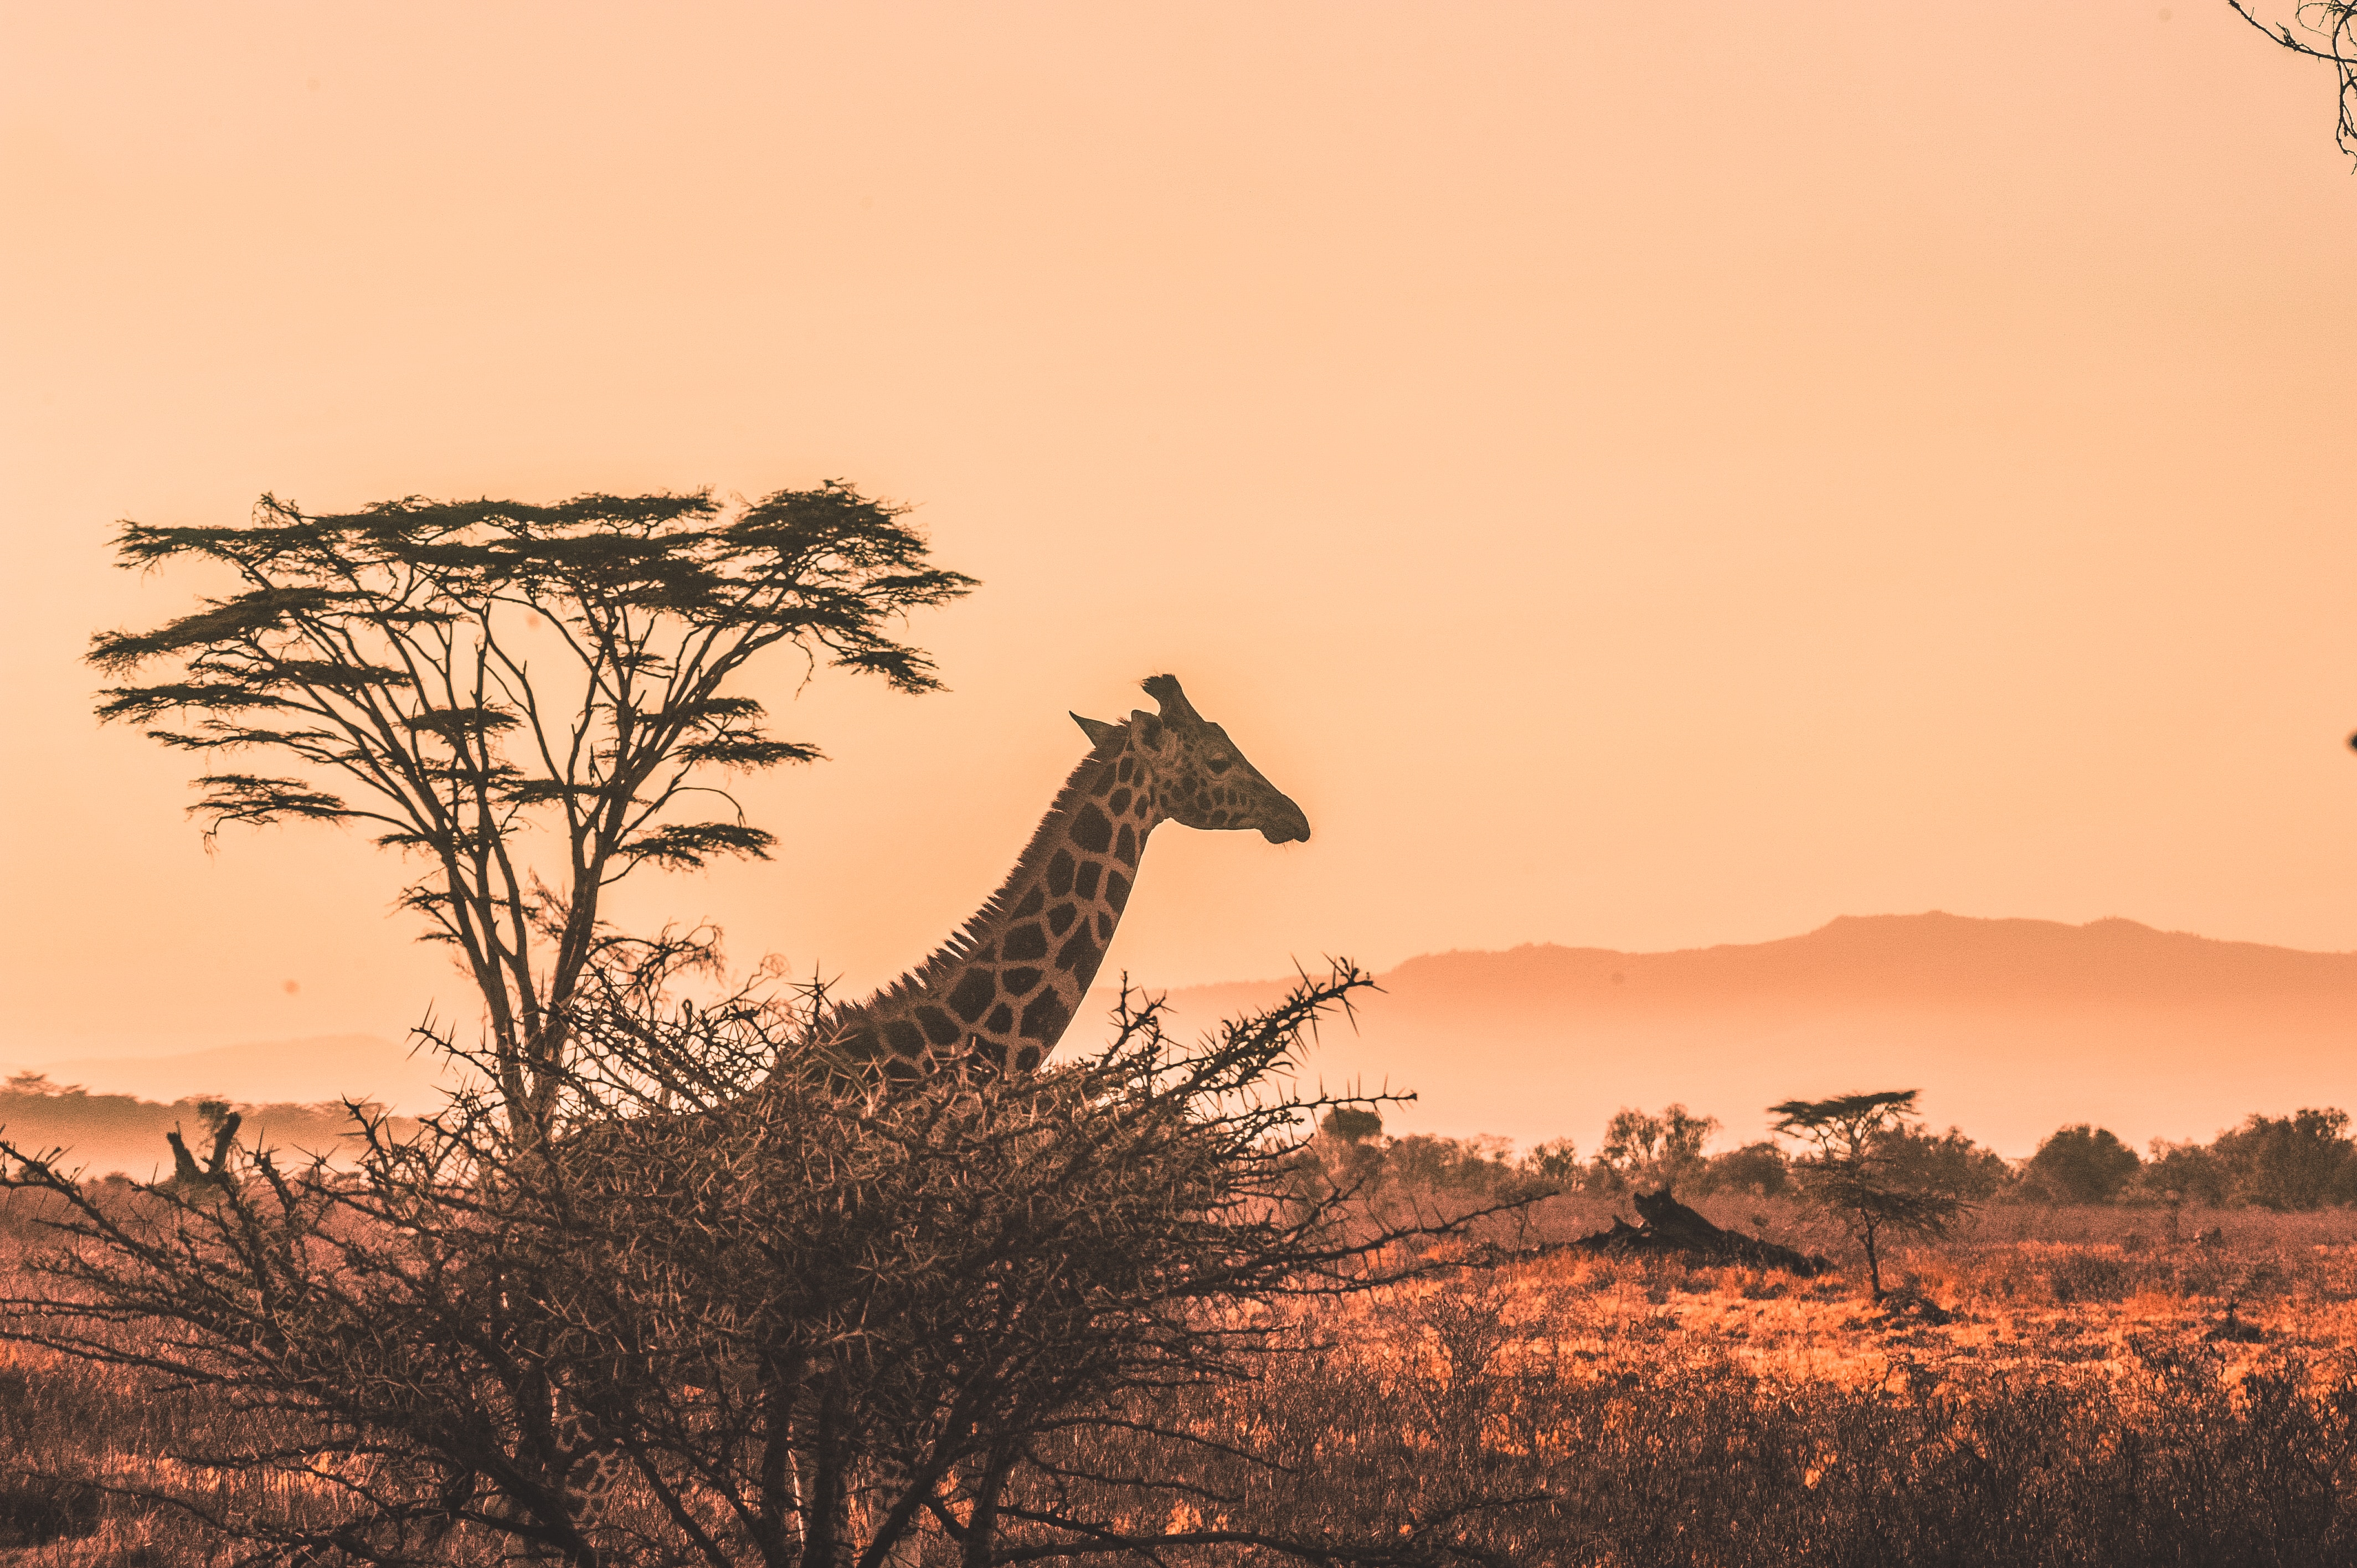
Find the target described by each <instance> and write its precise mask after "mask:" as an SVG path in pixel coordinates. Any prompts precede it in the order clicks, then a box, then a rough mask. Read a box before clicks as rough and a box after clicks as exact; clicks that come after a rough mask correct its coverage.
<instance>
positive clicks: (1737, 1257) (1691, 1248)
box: [1540, 1187, 1833, 1279]
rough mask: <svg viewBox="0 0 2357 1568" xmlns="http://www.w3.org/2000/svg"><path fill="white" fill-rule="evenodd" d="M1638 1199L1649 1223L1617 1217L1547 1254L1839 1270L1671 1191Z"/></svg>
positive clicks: (1812, 1272) (1802, 1271) (1809, 1272)
mask: <svg viewBox="0 0 2357 1568" xmlns="http://www.w3.org/2000/svg"><path fill="white" fill-rule="evenodd" d="M1634 1196H1635V1197H1636V1202H1637V1216H1638V1218H1639V1219H1641V1220H1643V1221H1644V1223H1642V1224H1641V1225H1631V1224H1630V1223H1629V1222H1628V1221H1627V1220H1625V1219H1620V1218H1618V1217H1616V1218H1615V1219H1613V1221H1612V1228H1611V1229H1610V1230H1598V1231H1597V1232H1596V1233H1595V1234H1594V1235H1592V1236H1582V1237H1580V1238H1578V1239H1577V1240H1571V1241H1558V1242H1556V1243H1555V1245H1553V1246H1550V1247H1545V1248H1542V1249H1540V1250H1541V1251H1547V1252H1555V1251H1582V1252H1602V1253H1605V1254H1607V1255H1608V1256H1611V1257H1616V1258H1629V1257H1651V1256H1660V1255H1666V1254H1669V1253H1677V1254H1680V1255H1682V1256H1685V1257H1695V1258H1706V1259H1709V1260H1710V1261H1711V1262H1723V1263H1749V1264H1751V1265H1752V1266H1754V1267H1755V1268H1762V1269H1782V1270H1784V1271H1785V1272H1786V1273H1794V1274H1798V1275H1800V1276H1801V1277H1802V1278H1803V1279H1811V1278H1814V1277H1815V1276H1816V1275H1818V1274H1822V1273H1825V1272H1827V1271H1828V1270H1830V1269H1831V1268H1832V1267H1833V1264H1832V1263H1831V1262H1829V1261H1827V1260H1826V1259H1825V1258H1824V1257H1823V1256H1821V1255H1819V1254H1816V1253H1813V1252H1807V1253H1804V1252H1796V1251H1793V1250H1792V1248H1790V1247H1782V1246H1779V1245H1777V1244H1776V1243H1775V1242H1773V1241H1765V1240H1760V1238H1759V1237H1757V1236H1746V1235H1745V1234H1744V1233H1743V1232H1742V1231H1740V1230H1721V1229H1720V1228H1719V1227H1717V1226H1716V1225H1713V1224H1712V1223H1711V1222H1710V1221H1709V1220H1707V1219H1704V1218H1703V1217H1702V1216H1701V1215H1699V1214H1696V1213H1695V1211H1694V1210H1693V1209H1691V1208H1687V1207H1686V1206H1685V1205H1684V1204H1683V1203H1680V1202H1679V1201H1678V1200H1677V1199H1676V1198H1674V1197H1671V1196H1670V1189H1669V1188H1668V1187H1663V1189H1662V1190H1661V1191H1659V1192H1641V1193H1637V1194H1636V1195H1634Z"/></svg>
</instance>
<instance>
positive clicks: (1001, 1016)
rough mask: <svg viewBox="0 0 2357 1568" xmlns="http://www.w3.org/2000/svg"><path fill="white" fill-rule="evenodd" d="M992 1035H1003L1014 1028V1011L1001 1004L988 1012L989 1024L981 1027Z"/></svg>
mask: <svg viewBox="0 0 2357 1568" xmlns="http://www.w3.org/2000/svg"><path fill="white" fill-rule="evenodd" d="M983 1027H984V1028H985V1029H987V1030H989V1031H990V1032H991V1033H992V1034H994V1035H1003V1034H1005V1033H1006V1031H1007V1030H1009V1029H1012V1028H1013V1027H1015V1009H1014V1008H1012V1007H1009V1006H1008V1005H1007V1004H1006V1003H1004V1002H1002V1003H1000V1004H998V1005H997V1006H996V1007H994V1008H992V1009H991V1010H990V1022H989V1023H987V1024H985V1025H984V1026H983Z"/></svg>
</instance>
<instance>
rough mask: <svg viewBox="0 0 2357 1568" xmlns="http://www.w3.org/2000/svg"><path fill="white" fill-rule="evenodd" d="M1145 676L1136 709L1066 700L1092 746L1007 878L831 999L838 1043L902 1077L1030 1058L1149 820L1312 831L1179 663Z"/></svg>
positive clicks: (1013, 1067)
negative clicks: (883, 972)
mask: <svg viewBox="0 0 2357 1568" xmlns="http://www.w3.org/2000/svg"><path fill="white" fill-rule="evenodd" d="M1143 685H1144V687H1145V690H1146V695H1148V696H1150V697H1152V698H1154V699H1155V701H1156V703H1157V706H1158V707H1159V708H1160V710H1161V711H1160V712H1159V713H1158V714H1149V713H1146V712H1145V711H1144V710H1143V709H1139V710H1135V711H1133V712H1132V713H1131V714H1130V715H1129V717H1128V718H1127V719H1125V720H1124V721H1123V722H1121V723H1119V724H1107V723H1104V722H1103V721H1101V720H1097V719H1084V718H1082V717H1081V716H1080V714H1073V715H1072V719H1073V722H1074V723H1076V724H1078V725H1080V726H1081V729H1082V733H1083V734H1085V735H1086V736H1088V738H1089V741H1090V746H1089V754H1088V756H1087V757H1083V758H1082V760H1081V763H1080V766H1078V767H1077V768H1073V769H1072V773H1071V778H1069V779H1066V780H1065V781H1064V788H1063V789H1062V790H1061V791H1060V793H1059V794H1058V795H1057V797H1056V800H1055V804H1053V805H1052V806H1050V807H1049V809H1048V814H1047V816H1046V817H1045V818H1044V819H1042V820H1041V822H1040V823H1039V831H1038V832H1035V833H1033V834H1032V836H1031V843H1030V844H1029V845H1028V847H1027V848H1026V849H1025V850H1024V851H1023V854H1021V855H1020V856H1019V857H1017V860H1016V862H1015V869H1014V870H1013V871H1012V872H1010V873H1008V874H1007V877H1006V883H1005V885H1004V886H1001V887H1000V888H999V889H998V891H997V892H996V893H994V894H993V895H991V897H990V898H989V899H988V900H987V901H986V902H985V903H984V905H983V907H982V908H981V909H980V910H978V911H976V913H975V914H974V918H972V919H969V920H968V921H966V923H965V925H964V926H963V928H961V929H959V930H958V931H957V932H956V934H954V935H953V936H952V937H951V938H950V940H948V941H947V942H946V943H944V944H943V945H942V948H941V950H939V951H937V952H936V953H934V954H933V956H932V957H931V959H929V960H927V961H925V962H924V963H923V964H921V965H920V966H919V967H918V968H916V969H914V970H911V971H909V972H908V973H906V974H904V975H902V976H901V977H900V978H899V980H897V981H895V982H893V983H891V984H889V985H888V986H886V987H885V988H884V989H883V990H881V991H878V992H877V993H876V994H875V995H873V996H871V997H869V998H867V1000H866V1001H865V1002H861V1003H857V1004H854V1005H851V1006H848V1007H845V1008H842V1009H839V1010H838V1011H836V1012H835V1013H834V1015H833V1017H832V1018H831V1019H830V1020H829V1021H828V1025H827V1029H828V1033H829V1035H830V1036H831V1037H832V1039H833V1042H834V1047H835V1049H836V1050H837V1051H838V1052H840V1053H842V1054H843V1055H844V1056H845V1058H848V1059H849V1060H850V1061H852V1062H854V1063H858V1064H864V1065H866V1066H869V1067H871V1068H873V1069H878V1070H880V1071H881V1072H882V1073H883V1074H884V1075H885V1076H886V1077H887V1078H888V1079H894V1080H896V1081H900V1082H913V1081H916V1080H918V1079H923V1078H926V1077H929V1076H931V1075H932V1074H933V1073H935V1072H939V1071H942V1070H944V1069H947V1070H950V1071H952V1072H961V1073H964V1074H967V1075H981V1076H995V1075H996V1074H999V1073H1006V1072H1029V1071H1031V1070H1033V1069H1036V1068H1038V1067H1039V1064H1040V1063H1041V1062H1042V1061H1044V1060H1046V1059H1047V1057H1048V1054H1049V1052H1050V1051H1052V1050H1054V1049H1055V1047H1056V1043H1057V1041H1058V1040H1060V1039H1061V1038H1062V1037H1063V1033H1064V1030H1065V1027H1066V1026H1068V1025H1070V1024H1071V1021H1072V1017H1073V1015H1074V1014H1075V1013H1077V1012H1078V1011H1079V1009H1080V1004H1081V998H1082V996H1084V995H1085V994H1086V993H1087V992H1088V988H1089V983H1090V982H1091V981H1092V980H1093V979H1095V978H1096V972H1097V967H1098V965H1099V964H1100V963H1102V962H1103V959H1104V952H1105V948H1106V946H1107V944H1108V943H1110V942H1111V941H1112V940H1113V934H1114V929H1115V928H1116V927H1117V926H1119V925H1120V923H1121V916H1122V911H1123V910H1124V909H1125V908H1127V906H1128V903H1129V897H1130V893H1131V890H1132V889H1133V888H1134V887H1135V885H1136V880H1137V865H1138V861H1139V860H1140V858H1141V857H1142V856H1143V855H1144V854H1145V853H1146V835H1147V834H1149V833H1151V832H1153V831H1154V830H1155V829H1156V828H1157V827H1158V826H1160V825H1161V824H1162V823H1164V822H1178V823H1179V824H1180V825H1181V826H1184V827H1190V828H1201V829H1207V830H1211V831H1214V832H1219V831H1230V832H1233V831H1241V830H1245V829H1252V830H1256V831H1258V832H1259V833H1260V834H1261V836H1262V837H1263V838H1265V839H1266V840H1268V842H1269V843H1280V844H1281V843H1297V842H1299V841H1302V840H1306V839H1308V837H1309V819H1308V817H1307V816H1305V815H1303V814H1302V811H1301V808H1300V807H1299V806H1297V805H1295V804H1294V803H1293V801H1292V800H1289V799H1287V798H1286V796H1285V795H1284V794H1283V793H1282V792H1281V791H1280V790H1278V789H1277V788H1276V786H1275V785H1274V784H1271V783H1270V782H1269V781H1268V779H1266V778H1265V777H1263V775H1262V774H1261V772H1260V770H1259V769H1258V768H1254V766H1253V765H1252V764H1251V763H1250V762H1247V761H1246V760H1244V757H1243V753H1242V752H1241V751H1239V750H1238V749H1237V748H1236V746H1235V743H1234V742H1233V741H1232V740H1230V739H1229V738H1228V733H1227V731H1225V730H1223V729H1222V728H1221V727H1220V726H1219V725H1216V724H1213V723H1211V721H1210V720H1208V719H1205V718H1204V717H1202V716H1201V715H1200V714H1198V713H1196V712H1195V709H1194V707H1193V705H1192V704H1190V703H1189V702H1188V701H1187V695H1186V693H1184V692H1182V691H1181V690H1180V689H1179V682H1178V679H1177V677H1175V676H1171V675H1155V676H1150V677H1148V678H1147V679H1146V681H1145V682H1143Z"/></svg>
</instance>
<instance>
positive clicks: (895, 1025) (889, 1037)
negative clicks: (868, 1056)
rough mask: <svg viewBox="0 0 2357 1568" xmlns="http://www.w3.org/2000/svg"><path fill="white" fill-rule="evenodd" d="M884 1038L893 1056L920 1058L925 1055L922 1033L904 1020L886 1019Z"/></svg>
mask: <svg viewBox="0 0 2357 1568" xmlns="http://www.w3.org/2000/svg"><path fill="white" fill-rule="evenodd" d="M884 1038H885V1041H886V1043H888V1045H890V1046H891V1047H892V1054H893V1055H895V1056H901V1057H920V1056H923V1055H924V1054H925V1035H924V1031H923V1030H921V1029H920V1028H918V1027H917V1026H916V1025H914V1024H912V1023H910V1022H909V1020H908V1019H906V1018H888V1019H886V1020H885V1022H884Z"/></svg>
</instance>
